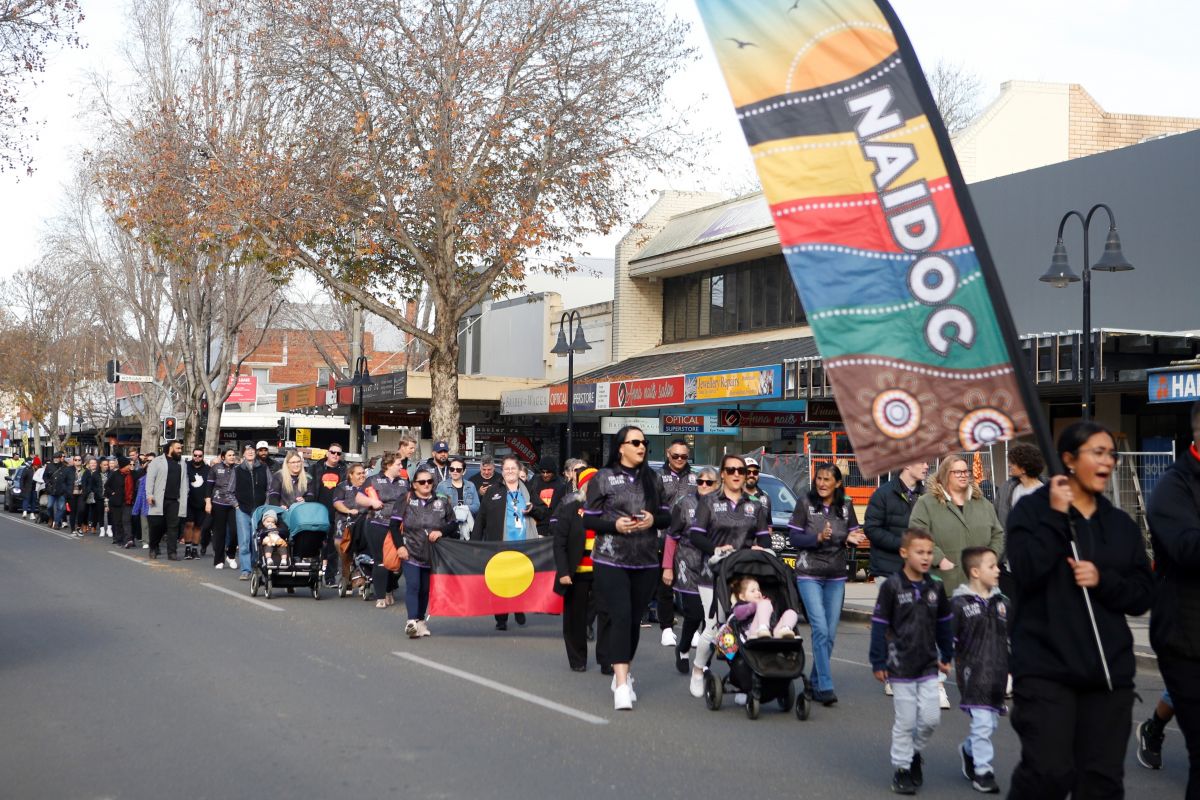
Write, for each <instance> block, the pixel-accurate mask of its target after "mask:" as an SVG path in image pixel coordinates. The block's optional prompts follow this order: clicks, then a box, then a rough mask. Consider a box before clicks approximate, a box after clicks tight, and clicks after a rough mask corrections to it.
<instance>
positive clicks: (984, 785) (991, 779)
mask: <svg viewBox="0 0 1200 800" xmlns="http://www.w3.org/2000/svg"><path fill="white" fill-rule="evenodd" d="M971 788H972V789H974V790H975V791H977V792H983V793H984V794H1000V786H999V784H997V783H996V776H995V775H993V774H992V773H990V772H985V773H983V774H982V775H976V776H975V777H974V778H972V779H971Z"/></svg>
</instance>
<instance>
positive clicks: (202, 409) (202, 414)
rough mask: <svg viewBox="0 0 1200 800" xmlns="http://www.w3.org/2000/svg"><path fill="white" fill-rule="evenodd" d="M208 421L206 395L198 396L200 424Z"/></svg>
mask: <svg viewBox="0 0 1200 800" xmlns="http://www.w3.org/2000/svg"><path fill="white" fill-rule="evenodd" d="M206 422H208V395H205V396H204V397H201V398H200V424H201V425H203V424H205V423H206Z"/></svg>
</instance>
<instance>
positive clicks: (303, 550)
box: [250, 503, 329, 600]
mask: <svg viewBox="0 0 1200 800" xmlns="http://www.w3.org/2000/svg"><path fill="white" fill-rule="evenodd" d="M267 511H274V512H275V514H276V516H277V518H278V520H279V525H280V528H281V530H282V531H286V537H287V540H288V548H287V549H288V554H287V556H288V564H287V566H286V567H285V566H283V565H282V563H281V561H279V560H277V561H276V562H275V563H274V564H267V563H266V560H265V559H264V558H263V554H262V548H261V547H260V546H259V542H258V524H259V523H260V522H261V521H262V518H263V516H264V515H265V514H266V512H267ZM251 524H252V525H253V526H254V531H255V533H254V535H253V536H252V537H251V542H253V544H254V567H255V570H254V572H253V573H251V575H250V595H251V596H252V597H257V596H258V590H259V589H260V588H261V589H262V592H263V597H266V598H268V599H270V597H271V589H272V588H274V587H283V588H285V589H287V593H288V594H295V593H296V587H298V586H300V587H307V588H308V589H309V591H311V592H312V596H313V599H314V600H320V599H321V544H322V542H324V540H325V536H326V534H327V532H328V530H329V512H328V510H326V508H325V506H323V505H322V504H320V503H297V504H296V505H294V506H292V507H291V508H289V509H287V510H286V511H285V510H284V509H282V508H279V507H278V506H259V507H258V508H256V509H255V510H254V515H253V516H252V517H251Z"/></svg>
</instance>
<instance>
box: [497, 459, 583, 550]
mask: <svg viewBox="0 0 1200 800" xmlns="http://www.w3.org/2000/svg"><path fill="white" fill-rule="evenodd" d="M538 470H539V471H538V474H537V475H534V476H533V480H531V481H529V483H528V484H526V486H527V487H528V489H529V500H530V502H531V503H532V504H533V508H532V509H531V511H532V512H533V519H534V522H536V523H537V532H538V536H550V535H552V532H551V530H550V517H551V516H552V515H553V514H554V510H555V509H556V508H558V504H559V503H561V502H562V499H563V497H565V496H566V495H567V493H568V492H570V491H571V487H570V486H569V485H567V482H566V480H565V479H564V478H563V476H561V475H559V474H558V462H556V461H555V460H554V459H553V458H551V457H549V456H547V457H545V458H543V459H542V460H541V462H540V463H539V464H538ZM479 499H480V500H482V499H483V496H482V495H480V498H479Z"/></svg>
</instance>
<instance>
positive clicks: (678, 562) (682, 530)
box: [662, 467, 720, 674]
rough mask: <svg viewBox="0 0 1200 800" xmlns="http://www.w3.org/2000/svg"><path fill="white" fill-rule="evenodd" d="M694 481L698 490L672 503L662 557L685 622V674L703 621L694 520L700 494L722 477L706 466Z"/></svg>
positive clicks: (679, 646) (681, 660) (681, 655)
mask: <svg viewBox="0 0 1200 800" xmlns="http://www.w3.org/2000/svg"><path fill="white" fill-rule="evenodd" d="M695 481H696V489H695V491H692V492H686V493H681V494H678V495H676V498H675V501H674V503H673V504H672V506H671V526H670V527H669V528H667V539H666V542H665V543H664V546H663V561H662V568H663V577H662V582H663V585H665V586H669V587H673V589H674V592H675V594H676V595H677V596H678V597H679V604H680V607H681V608H682V609H683V624H682V625H680V628H679V636H678V637H677V639H676V642H675V668H676V669H677V670H679V671H680V672H682V673H685V674H686V673H687V671H688V664H689V663H690V661H691V657H690V655H689V654H690V653H691V649H692V638H693V637H694V636H695V635H696V634H697V633H698V632H699V631H700V627H701V626H702V625H703V624H704V608H703V606H702V605H701V603H700V588H699V582H700V576H701V574H702V573H703V572H704V555H703V554H702V553H701V552H700V551H699V550H697V549H696V547H695V545H693V544H692V537H691V529H692V523H693V522H695V520H696V509H697V508H698V507H699V506H700V498H702V497H704V496H705V495H708V494H711V493H713V492H715V491H716V490H717V486H718V485H719V484H720V477H719V476H718V474H717V470H716V468H715V467H704V468H702V469H700V470H699V471H698V472H697V473H696V475H695ZM697 643H698V642H697Z"/></svg>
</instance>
